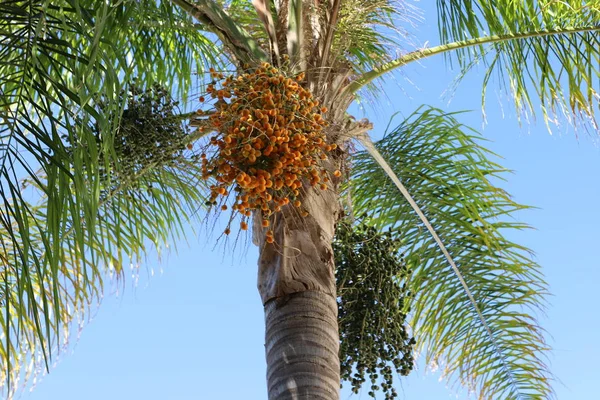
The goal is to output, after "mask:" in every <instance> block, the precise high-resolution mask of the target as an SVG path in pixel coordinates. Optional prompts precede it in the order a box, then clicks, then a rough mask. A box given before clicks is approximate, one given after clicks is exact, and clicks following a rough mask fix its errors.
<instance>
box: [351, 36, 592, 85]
mask: <svg viewBox="0 0 600 400" xmlns="http://www.w3.org/2000/svg"><path fill="white" fill-rule="evenodd" d="M597 31H600V25H594V26H586V27H579V28H572V27H567V28H560V29H544V30H537V31H529V32H519V33H507V34H503V35H492V36H485V37H480V38H474V39H469V40H461V41H457V42H452V43H448V44H442V45H439V46H434V47H430V48H428V49H421V50H416V51H413V52H410V53H408V54H405V55H403V56H402V57H400V58H397V59H395V60H393V61H390V62H388V63H385V64H382V65H380V66H379V67H376V68H374V69H372V70H371V71H368V72H365V73H363V74H361V75H360V76H359V77H358V78H357V79H356V80H355V81H354V82H352V83H351V84H350V85H348V86H347V87H346V89H344V91H345V92H347V93H356V92H357V91H359V90H360V89H362V88H363V87H364V86H366V85H368V84H369V83H371V82H372V81H373V80H375V79H377V78H379V77H381V76H382V75H384V74H386V73H388V72H391V71H393V70H395V69H396V68H398V67H402V66H404V65H407V64H410V63H411V62H414V61H418V60H421V59H423V58H427V57H431V56H435V55H438V54H443V53H447V52H450V51H453V50H460V49H464V48H468V47H473V46H481V45H485V44H491V43H498V42H506V41H510V40H519V39H531V38H536V37H543V36H552V35H568V34H576V33H584V32H597Z"/></svg>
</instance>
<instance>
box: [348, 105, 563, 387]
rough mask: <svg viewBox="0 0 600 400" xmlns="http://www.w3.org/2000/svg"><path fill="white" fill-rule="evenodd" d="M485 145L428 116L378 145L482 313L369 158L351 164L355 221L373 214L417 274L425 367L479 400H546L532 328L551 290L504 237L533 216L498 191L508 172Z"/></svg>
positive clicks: (537, 335)
mask: <svg viewBox="0 0 600 400" xmlns="http://www.w3.org/2000/svg"><path fill="white" fill-rule="evenodd" d="M480 140H481V138H480V137H479V136H478V135H477V134H476V133H475V132H473V131H471V130H470V129H468V128H466V127H464V126H462V125H461V124H460V123H459V122H458V121H457V120H456V118H455V117H454V116H453V115H451V114H445V113H443V112H442V111H440V110H436V109H430V108H422V109H419V110H418V111H417V112H415V113H414V114H413V115H412V116H410V117H409V118H407V119H406V120H405V121H404V122H402V123H401V124H400V126H398V127H397V128H395V129H393V130H392V131H391V132H389V133H388V134H387V135H386V137H385V138H384V139H383V140H382V141H380V142H379V143H377V148H378V150H379V152H380V153H381V154H382V155H383V156H384V158H385V159H386V160H387V161H388V163H389V164H390V165H391V166H392V168H393V170H394V172H395V174H396V175H397V176H398V177H399V178H400V180H401V181H402V182H403V184H404V186H405V187H406V188H407V189H408V191H409V192H410V193H411V195H412V197H413V198H414V200H415V201H416V203H417V204H418V206H419V208H420V209H421V210H422V211H423V213H424V214H425V216H426V218H427V219H428V220H429V221H430V223H431V225H432V226H433V227H434V229H435V231H436V232H437V234H438V235H439V237H440V238H441V240H442V242H443V243H444V245H445V248H446V249H447V250H448V252H449V254H450V255H451V257H452V259H453V260H454V262H455V263H456V266H457V268H458V270H459V273H460V276H462V278H463V279H464V284H465V285H466V286H467V287H468V289H469V291H470V292H471V293H472V295H473V296H472V298H473V299H475V302H476V307H475V306H474V304H473V302H472V299H471V298H470V296H469V295H468V293H467V291H466V290H465V288H464V285H463V283H461V281H460V279H459V276H457V274H455V273H454V272H453V270H452V267H451V266H450V265H449V263H448V260H447V257H446V256H445V255H444V254H443V252H442V251H441V250H440V248H439V246H438V245H437V243H436V242H435V240H434V239H433V237H432V236H431V235H430V234H429V232H428V231H427V229H425V226H424V225H423V223H422V222H421V220H420V219H419V218H418V217H417V216H416V214H415V213H414V211H413V209H412V207H411V205H410V204H409V202H408V201H407V200H406V199H405V198H404V196H402V194H401V193H400V192H399V191H398V189H397V188H396V187H395V185H394V184H393V183H392V182H391V181H390V180H389V178H388V177H387V175H386V174H385V172H384V171H383V170H381V169H380V167H379V165H378V163H377V162H376V161H374V160H373V159H372V158H371V157H370V156H369V155H368V154H367V153H365V152H360V153H358V154H356V156H354V157H353V163H354V166H353V177H352V178H353V180H352V186H351V194H352V205H353V207H354V211H355V212H356V213H357V214H358V213H362V212H366V211H368V210H374V211H375V214H374V215H375V217H374V219H373V223H375V224H376V225H377V226H379V227H381V228H383V227H392V228H393V231H394V232H395V235H396V237H397V238H398V239H400V240H401V241H402V243H403V245H404V247H403V249H402V251H403V252H404V253H405V255H406V262H407V264H408V266H409V268H411V269H413V271H414V272H413V276H412V278H411V285H412V291H413V293H414V295H415V300H414V303H413V312H414V314H413V327H414V329H415V336H416V339H417V346H418V347H419V348H420V349H421V350H422V351H423V352H424V353H425V357H426V360H427V363H429V364H435V365H439V366H440V367H441V368H442V371H443V373H444V375H445V376H447V377H448V378H449V379H455V380H457V381H458V382H459V383H460V384H461V385H463V386H465V387H467V388H468V389H469V390H471V391H474V392H477V393H478V394H479V395H480V396H481V397H482V398H547V397H548V396H551V393H552V392H551V388H550V382H549V380H550V377H549V373H548V371H547V368H546V366H545V364H544V358H543V357H544V352H545V350H546V348H547V346H546V344H545V342H544V338H543V335H542V331H541V329H540V328H539V327H538V326H537V324H536V320H535V314H536V312H537V311H539V310H538V307H539V306H540V304H543V295H544V294H545V293H546V284H545V282H544V280H543V278H542V276H541V273H540V270H539V266H538V265H537V264H536V263H535V262H533V261H532V260H531V258H530V257H531V254H530V251H529V250H528V249H526V248H524V247H523V246H520V245H518V244H515V243H513V242H511V241H510V240H509V239H508V238H507V237H506V236H505V235H506V234H508V233H510V231H511V230H514V229H525V228H527V226H526V225H524V224H522V223H518V222H515V221H514V220H512V219H511V216H512V215H513V214H514V213H515V212H517V211H519V210H522V209H525V208H527V207H525V206H522V205H519V204H517V203H515V202H514V201H513V200H511V198H510V196H509V195H508V193H506V192H505V191H504V190H502V189H500V188H498V187H496V186H494V184H493V181H497V180H498V179H501V178H502V175H503V173H504V172H506V170H505V169H503V168H502V167H501V166H499V165H498V164H496V163H494V162H492V161H490V160H489V156H490V155H491V153H489V151H487V150H485V149H484V148H483V147H481V145H480V144H479V143H478V142H480ZM476 309H478V310H479V313H478V312H477V311H476ZM482 318H483V322H482Z"/></svg>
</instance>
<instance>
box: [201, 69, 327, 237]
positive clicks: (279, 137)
mask: <svg viewBox="0 0 600 400" xmlns="http://www.w3.org/2000/svg"><path fill="white" fill-rule="evenodd" d="M213 78H215V79H218V80H219V82H220V88H219V87H218V84H217V81H216V80H215V81H214V82H213V83H212V84H211V85H208V88H207V92H208V95H210V97H211V98H213V99H215V100H216V101H215V104H214V107H215V112H214V113H212V115H211V116H210V117H209V121H210V126H211V127H212V128H213V129H214V130H215V132H216V135H214V136H213V137H212V138H211V139H210V145H209V146H208V149H209V150H208V151H207V153H208V152H210V153H211V155H209V156H207V155H206V154H202V156H201V157H202V173H203V178H204V179H210V178H213V179H214V180H215V181H216V183H215V184H214V185H212V186H211V196H210V203H212V204H217V200H218V199H221V200H222V201H221V203H222V204H223V205H222V206H221V209H222V210H226V209H227V208H228V207H227V206H226V205H224V203H225V200H226V199H227V198H228V196H229V195H230V194H231V193H235V203H234V204H233V211H234V212H238V213H239V214H241V215H242V217H243V219H245V218H246V217H249V216H251V215H252V212H253V211H257V210H259V211H261V212H262V216H263V221H262V226H263V228H268V227H269V219H268V218H269V216H270V215H272V213H274V212H278V211H280V210H281V207H283V206H285V205H287V204H292V205H293V206H294V207H297V208H298V209H299V212H300V213H301V215H303V216H306V215H308V214H307V212H306V211H305V210H304V209H303V208H302V203H301V200H300V193H301V190H302V187H303V182H305V183H306V184H309V185H311V186H318V187H320V188H321V189H323V190H326V189H327V183H328V181H329V177H328V174H327V172H326V171H325V170H324V169H323V168H321V167H320V166H319V162H320V160H326V159H327V153H328V152H330V151H331V150H333V149H334V148H335V147H336V145H335V144H328V143H327V141H326V138H325V134H324V132H323V128H324V127H325V126H327V123H326V121H325V119H324V118H323V114H324V113H326V112H327V109H326V108H325V107H319V101H318V100H316V99H314V98H313V96H312V94H311V93H310V91H308V90H307V89H305V88H303V87H302V86H301V85H300V82H301V81H302V80H303V78H304V76H303V74H299V75H298V76H296V77H295V78H292V77H288V76H286V75H285V74H283V73H282V72H281V71H280V70H279V69H277V68H274V67H272V66H271V65H269V64H267V63H263V64H262V65H261V66H260V67H259V68H257V69H256V70H254V71H252V72H248V73H244V74H242V75H239V76H238V77H235V78H234V77H228V78H226V79H223V76H222V75H221V74H219V73H216V72H214V71H213ZM336 173H337V171H336ZM247 227H248V225H247V222H245V221H242V223H241V228H242V229H243V230H245V229H247ZM227 231H228V230H227ZM267 241H269V242H272V241H273V234H272V232H271V231H268V232H267Z"/></svg>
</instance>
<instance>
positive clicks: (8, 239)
mask: <svg viewBox="0 0 600 400" xmlns="http://www.w3.org/2000/svg"><path fill="white" fill-rule="evenodd" d="M213 50H214V43H213V42H212V41H211V40H208V39H207V38H206V37H205V36H203V35H202V34H201V32H199V31H198V29H197V27H196V26H195V25H194V24H193V23H192V20H191V18H189V17H187V16H186V15H185V14H184V13H182V12H181V11H179V10H178V9H177V8H175V7H174V6H172V5H169V4H168V3H167V4H166V5H165V4H164V3H160V4H159V3H157V2H155V1H151V0H148V1H145V0H143V1H137V0H136V1H134V0H126V1H122V2H115V3H112V2H98V1H93V0H80V1H74V0H64V1H50V0H36V1H22V0H12V1H3V2H1V3H0V207H1V211H0V235H1V236H2V247H1V250H0V258H1V261H0V266H1V267H0V277H1V284H0V286H2V290H1V291H0V297H1V298H2V299H3V300H2V307H1V309H2V312H1V313H0V314H1V317H0V321H1V323H0V325H1V327H2V332H1V333H0V337H1V346H0V347H1V349H0V365H1V370H0V375H1V376H0V378H1V379H2V383H1V385H0V386H2V389H3V390H4V393H6V394H7V395H10V394H11V393H13V392H14V390H15V389H16V386H15V385H16V383H17V381H18V380H17V378H18V377H19V376H24V375H27V371H31V370H32V368H34V366H35V364H36V363H38V362H39V361H40V360H42V363H45V364H46V367H47V366H48V364H49V361H50V357H51V355H52V354H54V351H55V350H56V349H57V348H59V347H61V346H62V345H63V344H64V339H66V336H67V335H66V334H65V331H66V330H67V329H68V327H69V326H70V324H71V323H72V322H73V321H76V320H77V319H78V318H79V316H82V315H85V313H86V310H87V307H89V306H90V304H92V303H93V302H94V299H97V298H98V296H99V294H100V293H101V292H100V291H101V287H102V272H103V271H105V268H107V267H108V266H109V265H113V267H114V268H115V269H119V270H120V268H121V267H120V265H121V263H120V262H119V260H120V259H123V257H124V256H123V255H125V256H127V257H133V256H138V255H141V254H142V253H143V251H144V249H145V248H146V246H147V245H148V243H155V244H158V243H160V242H162V241H164V240H166V238H167V237H169V235H170V234H171V233H176V230H174V227H175V226H176V225H177V224H181V223H184V222H185V221H186V219H187V216H188V215H190V211H189V210H188V211H186V212H182V213H181V215H179V214H177V213H176V210H178V209H179V208H178V207H182V209H186V207H187V206H189V205H191V204H192V203H193V204H194V209H196V208H197V207H198V204H202V201H201V199H202V194H201V191H202V187H201V186H199V185H198V182H197V181H195V180H196V174H195V172H196V171H197V170H196V169H195V167H194V166H193V165H192V166H191V167H190V165H187V166H186V167H185V168H183V172H182V171H180V169H182V167H176V166H175V165H169V166H167V165H165V166H164V168H163V169H158V170H156V171H149V170H148V171H147V170H146V169H144V170H139V172H142V171H143V172H144V173H143V174H142V175H143V177H142V176H140V177H139V179H140V181H139V183H137V185H138V186H136V189H135V190H139V188H141V187H144V185H145V186H148V185H149V182H156V183H154V185H155V186H157V185H158V186H161V185H162V186H164V188H163V189H165V190H164V191H163V192H161V193H156V191H155V190H151V191H150V192H148V191H146V192H143V193H142V192H139V191H136V192H135V193H132V192H131V190H133V189H128V188H129V185H130V184H129V183H123V182H120V183H119V182H118V181H114V180H113V181H112V182H109V181H107V180H106V176H107V173H106V172H104V171H106V170H107V169H108V168H115V171H120V168H121V165H120V162H119V159H118V157H117V154H115V150H114V148H113V139H114V137H115V135H117V133H118V127H119V117H120V115H121V112H122V111H123V109H124V107H126V101H125V99H124V98H123V96H121V94H120V93H121V89H122V88H123V87H124V86H125V85H126V84H127V83H128V82H129V81H130V80H131V79H132V78H133V77H136V76H137V77H139V78H140V80H141V81H143V82H144V83H145V84H148V85H149V84H151V83H152V82H163V83H164V82H169V83H170V84H172V85H173V84H174V87H175V88H176V89H178V90H179V91H180V93H181V94H182V97H183V94H184V93H187V92H188V90H189V89H190V87H191V84H192V76H193V74H194V72H199V73H202V72H203V70H204V64H205V62H207V61H209V60H210V62H211V64H213V63H214V62H217V61H218V60H217V59H216V57H215V56H214V55H213V54H214V52H213ZM183 146H185V144H183ZM165 168H167V169H165ZM169 168H171V169H169ZM174 168H176V169H177V170H175V169H174ZM190 174H192V175H193V176H194V179H192V175H190ZM109 175H110V174H109ZM115 176H119V175H118V174H117V175H115ZM142 178H143V179H142ZM136 179H137V178H136ZM192 181H193V182H192ZM145 182H148V183H145ZM114 189H118V190H116V191H115V190H114ZM126 189H127V190H126ZM175 191H177V192H178V193H187V194H186V195H184V196H183V198H182V199H181V200H179V199H178V197H177V196H176V195H175V194H174V193H175ZM113 192H114V193H113ZM108 194H110V196H108ZM186 196H187V197H186ZM187 208H190V207H187ZM177 226H178V225H177ZM34 369H35V368H34Z"/></svg>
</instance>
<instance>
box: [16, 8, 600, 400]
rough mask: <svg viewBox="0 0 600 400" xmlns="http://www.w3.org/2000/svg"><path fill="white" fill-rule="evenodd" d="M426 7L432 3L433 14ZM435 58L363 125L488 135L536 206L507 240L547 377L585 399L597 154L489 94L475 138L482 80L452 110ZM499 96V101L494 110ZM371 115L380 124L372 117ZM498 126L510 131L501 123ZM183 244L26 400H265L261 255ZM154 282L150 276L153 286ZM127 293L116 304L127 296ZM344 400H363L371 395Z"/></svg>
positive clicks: (431, 387)
mask: <svg viewBox="0 0 600 400" xmlns="http://www.w3.org/2000/svg"><path fill="white" fill-rule="evenodd" d="M431 3H433V2H431ZM425 11H426V12H425V18H426V21H425V23H424V24H423V25H421V27H420V33H419V38H420V39H421V40H422V41H423V42H424V41H425V40H427V39H429V40H430V42H436V40H435V38H436V37H437V36H436V35H437V32H436V27H435V23H436V16H435V14H433V10H432V9H427V10H425ZM454 76H455V72H452V71H448V69H447V66H446V65H445V64H444V60H443V59H442V57H437V58H432V59H429V60H425V61H423V62H422V63H421V64H419V65H413V66H410V67H407V68H405V69H404V70H402V71H401V72H400V73H398V74H396V76H395V81H388V84H386V86H385V87H386V90H387V92H386V93H387V96H388V99H385V98H382V99H381V101H380V103H377V104H376V105H375V107H373V106H369V105H367V106H365V108H366V110H365V115H363V114H362V113H361V112H357V114H356V116H357V117H363V116H368V117H369V118H370V119H371V120H372V121H373V122H374V123H375V130H374V132H373V136H374V137H378V136H380V135H381V134H382V133H383V130H384V129H385V126H386V125H387V122H388V119H389V117H390V116H391V114H392V113H393V112H395V111H401V112H402V113H403V114H404V115H407V116H408V115H410V114H411V113H412V111H414V110H415V109H416V108H417V107H418V106H419V105H421V104H429V105H433V106H436V107H439V108H442V109H445V110H447V111H459V110H474V111H472V112H470V113H468V114H463V115H462V116H460V117H459V118H460V120H461V122H463V123H465V124H467V125H470V126H472V127H474V128H476V129H478V130H482V132H483V134H484V136H485V137H486V138H487V139H489V140H490V141H491V142H490V143H488V145H487V147H488V148H490V149H491V150H492V151H494V152H496V153H497V154H499V155H501V156H502V157H503V158H504V159H503V160H501V164H502V165H504V166H505V167H507V168H510V169H512V170H514V171H515V173H514V174H512V175H509V176H507V182H505V183H504V184H503V187H504V188H505V189H507V190H508V191H509V192H510V193H511V194H512V195H513V196H514V198H515V200H516V201H518V202H520V203H524V204H529V205H534V206H537V207H538V208H537V209H532V210H527V211H522V212H520V213H519V214H517V218H518V219H519V220H521V221H524V222H527V223H529V224H531V225H532V226H534V227H535V228H536V229H535V230H528V231H524V232H517V233H513V234H512V235H511V238H512V239H513V240H517V241H518V242H519V243H522V244H524V245H526V246H528V247H530V248H532V249H533V250H534V251H535V252H536V260H537V261H538V262H539V263H540V264H541V265H542V266H543V271H544V273H545V275H546V278H547V280H548V282H549V284H550V289H551V292H552V296H551V297H549V307H548V309H547V313H546V315H541V316H540V324H541V325H542V326H543V327H544V328H545V329H546V330H547V331H548V333H549V335H548V341H549V344H550V345H551V346H552V347H553V348H554V350H553V351H552V353H551V354H550V358H549V364H550V366H551V370H552V372H553V373H554V374H555V375H556V376H557V379H558V381H557V382H556V383H555V385H554V386H555V389H556V392H557V395H558V398H559V399H592V398H595V397H596V396H597V377H598V376H599V375H600V366H599V364H598V363H597V360H598V359H600V346H598V337H600V322H599V320H600V319H599V318H598V310H597V304H598V298H597V293H598V282H600V268H599V267H600V265H599V264H600V256H599V255H598V252H599V250H600V241H599V239H598V237H599V235H598V227H599V226H600V213H598V211H597V208H596V207H597V204H598V202H599V200H600V186H599V185H598V184H597V181H598V175H599V173H600V148H599V147H598V145H597V140H595V139H592V138H591V137H589V136H586V135H585V134H580V135H579V138H576V137H575V135H574V134H573V129H571V128H569V127H568V126H566V125H565V126H563V127H560V128H557V129H556V130H555V132H554V133H553V134H552V135H550V134H548V132H547V130H546V127H545V126H544V124H543V122H542V121H541V120H538V122H537V123H536V124H534V125H531V126H525V125H524V126H523V127H520V126H519V124H518V122H517V119H516V117H515V113H514V111H513V110H512V108H511V107H510V105H509V104H508V103H507V102H503V106H502V107H501V106H500V103H499V102H498V100H497V99H498V98H499V97H502V96H503V95H502V94H499V93H498V92H496V91H495V90H494V88H493V89H491V90H490V95H489V96H488V105H487V110H486V115H487V124H486V125H485V126H483V123H482V113H481V111H480V93H481V80H482V78H483V70H481V69H479V70H477V71H474V73H473V75H472V76H471V77H470V78H469V79H468V80H466V81H465V82H463V85H462V86H461V87H460V89H459V90H458V91H457V92H456V94H455V95H454V97H453V99H452V101H451V102H449V99H448V98H442V97H440V96H441V94H442V93H443V91H444V90H445V89H446V88H447V87H448V85H449V84H450V83H451V82H452V79H453V77H454ZM497 94H498V96H497ZM374 111H375V112H374ZM503 114H504V118H503ZM199 231H200V232H201V234H200V235H197V236H196V235H193V234H192V233H191V232H190V235H189V236H188V237H187V243H184V242H181V243H177V247H178V251H177V252H174V251H172V252H170V254H164V255H163V257H162V260H161V261H160V262H159V260H158V259H157V258H156V257H149V258H148V259H147V260H146V261H145V262H144V263H143V265H142V266H141V276H140V281H139V283H138V285H137V287H135V288H134V285H133V280H132V279H128V280H127V281H126V282H125V284H124V287H119V290H118V291H119V293H118V295H115V292H116V291H117V286H113V287H112V288H110V287H109V288H108V290H107V295H106V297H105V299H104V301H103V304H102V305H101V307H100V308H99V310H98V312H97V313H96V314H95V316H94V318H93V320H92V321H91V322H90V323H89V324H88V325H87V326H86V327H85V329H84V330H83V331H82V332H81V336H80V338H79V340H78V342H77V343H76V345H75V346H74V347H73V348H72V349H71V350H69V351H67V352H63V353H62V354H61V356H60V361H59V362H58V363H57V365H56V366H55V367H54V368H53V369H52V370H51V373H50V374H49V375H48V376H46V377H44V378H43V379H42V380H41V382H38V383H37V385H36V387H35V389H34V390H33V392H31V393H28V394H25V395H24V396H23V398H24V399H26V400H48V399H61V400H76V399H77V400H79V399H86V400H96V399H98V400H99V399H102V400H105V399H111V400H126V399H128V400H129V399H145V400H165V399H166V400H170V399H178V400H187V399H249V400H255V399H256V400H259V399H265V398H266V388H265V386H266V385H265V362H264V347H263V343H264V342H263V321H264V317H263V312H262V306H261V303H260V299H259V296H258V292H257V290H256V260H257V250H256V248H254V247H253V246H251V245H250V244H247V246H246V244H245V243H243V242H244V241H241V242H240V244H239V246H238V249H237V250H236V251H235V252H234V253H233V255H232V254H231V252H230V251H229V249H224V248H223V246H222V245H220V244H219V245H217V246H216V247H215V245H214V238H207V236H206V235H205V232H204V230H202V229H200V230H199ZM150 271H154V276H153V277H150V276H149V275H151V274H150ZM123 289H124V290H123ZM397 382H398V392H399V393H400V399H446V398H452V399H467V398H469V397H468V396H467V394H466V393H465V392H464V391H462V392H461V391H460V390H459V391H457V390H452V387H451V386H448V384H447V382H446V381H440V379H439V374H438V373H437V372H435V371H430V370H429V369H428V368H427V366H425V365H423V364H422V363H421V364H419V368H418V370H417V371H415V372H414V373H413V374H412V375H411V376H409V377H408V378H402V379H397ZM342 399H369V397H368V395H367V394H366V391H365V392H364V393H362V394H361V395H356V396H350V394H349V391H347V390H344V391H343V392H342Z"/></svg>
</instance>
